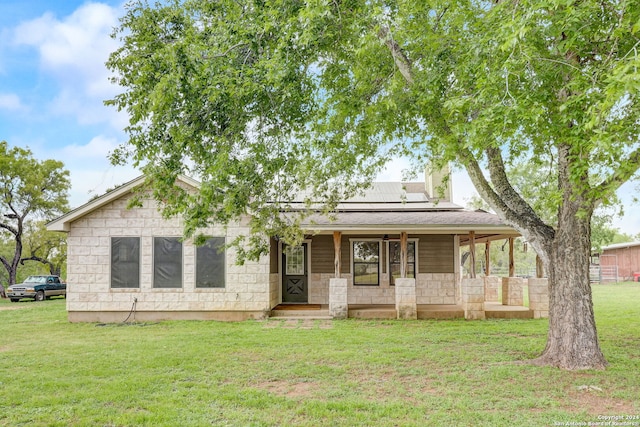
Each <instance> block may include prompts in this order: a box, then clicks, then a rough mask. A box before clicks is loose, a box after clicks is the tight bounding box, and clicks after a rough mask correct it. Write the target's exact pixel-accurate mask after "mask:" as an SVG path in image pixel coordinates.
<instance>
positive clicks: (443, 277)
mask: <svg viewBox="0 0 640 427" xmlns="http://www.w3.org/2000/svg"><path fill="white" fill-rule="evenodd" d="M456 283H457V280H456V274H455V273H418V274H417V278H416V298H417V302H418V304H419V305H420V304H456V303H457V297H456V293H457V291H456V288H457V286H456Z"/></svg>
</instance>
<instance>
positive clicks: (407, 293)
mask: <svg viewBox="0 0 640 427" xmlns="http://www.w3.org/2000/svg"><path fill="white" fill-rule="evenodd" d="M395 284H396V285H395V288H396V313H397V316H398V319H406V320H415V319H417V318H418V302H417V301H418V300H417V298H416V279H411V278H405V279H403V278H397V279H396V282H395Z"/></svg>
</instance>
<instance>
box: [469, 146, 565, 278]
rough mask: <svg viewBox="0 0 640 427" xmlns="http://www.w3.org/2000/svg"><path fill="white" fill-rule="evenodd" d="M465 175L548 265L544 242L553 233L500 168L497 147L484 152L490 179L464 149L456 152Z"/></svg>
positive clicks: (547, 249) (546, 247) (499, 155)
mask: <svg viewBox="0 0 640 427" xmlns="http://www.w3.org/2000/svg"><path fill="white" fill-rule="evenodd" d="M460 153H461V154H460V158H461V159H462V160H463V163H464V165H465V168H466V169H467V173H468V174H469V178H470V179H471V181H472V182H473V185H474V186H475V187H476V190H477V191H478V192H479V193H480V196H481V197H482V198H483V199H484V200H485V201H486V202H487V203H489V205H491V207H492V208H493V209H494V210H495V211H496V212H497V213H498V214H499V215H500V217H501V218H502V219H503V220H504V221H505V223H506V224H507V225H510V226H512V227H514V228H516V229H517V230H518V231H519V232H520V233H521V234H522V235H523V236H524V237H525V238H526V239H527V240H528V241H529V243H531V245H532V246H533V248H534V249H535V250H536V252H537V253H538V255H539V256H540V257H542V259H543V261H544V262H545V264H546V265H548V264H547V263H548V261H549V260H548V259H546V258H547V254H548V253H550V252H549V247H548V245H549V244H550V242H551V240H552V239H553V237H554V235H555V231H554V229H553V228H552V227H550V226H548V225H547V224H545V223H544V222H543V221H542V220H541V219H540V217H539V216H538V215H537V214H536V213H535V211H534V210H533V209H531V207H530V206H529V205H528V204H527V203H526V202H525V201H524V200H523V199H522V198H521V197H520V195H519V194H518V193H517V192H516V191H515V190H514V189H513V187H512V186H511V184H510V183H509V180H508V178H507V175H506V173H505V170H504V163H503V162H502V155H501V154H500V151H499V149H497V148H489V149H487V150H486V155H487V158H488V161H489V162H488V163H489V176H490V179H491V182H489V181H488V180H487V178H486V177H485V175H484V173H483V171H482V168H481V167H480V165H479V164H478V161H477V160H476V158H475V157H474V156H473V154H472V153H470V152H469V151H468V150H462V151H461V152H460Z"/></svg>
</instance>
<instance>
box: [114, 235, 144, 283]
mask: <svg viewBox="0 0 640 427" xmlns="http://www.w3.org/2000/svg"><path fill="white" fill-rule="evenodd" d="M111 287H112V288H139V287H140V238H139V237H112V238H111Z"/></svg>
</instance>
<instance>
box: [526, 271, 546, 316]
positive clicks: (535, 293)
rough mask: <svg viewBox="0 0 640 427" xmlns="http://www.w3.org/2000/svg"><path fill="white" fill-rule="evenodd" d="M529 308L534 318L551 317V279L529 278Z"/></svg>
mask: <svg viewBox="0 0 640 427" xmlns="http://www.w3.org/2000/svg"><path fill="white" fill-rule="evenodd" d="M529 310H531V311H533V318H534V319H542V318H547V317H549V280H548V279H534V278H530V279H529Z"/></svg>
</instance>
